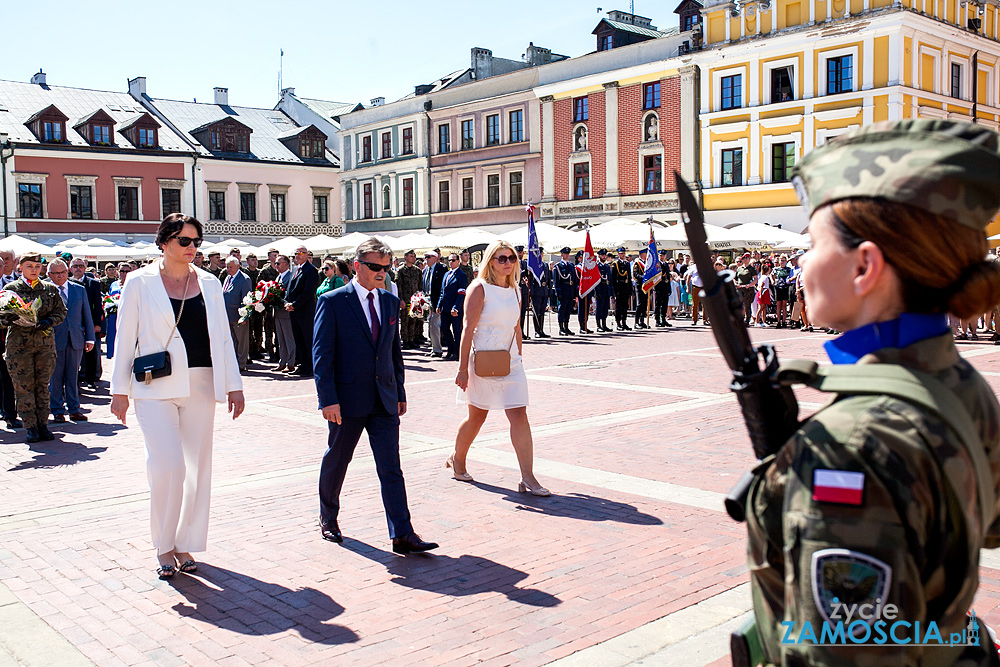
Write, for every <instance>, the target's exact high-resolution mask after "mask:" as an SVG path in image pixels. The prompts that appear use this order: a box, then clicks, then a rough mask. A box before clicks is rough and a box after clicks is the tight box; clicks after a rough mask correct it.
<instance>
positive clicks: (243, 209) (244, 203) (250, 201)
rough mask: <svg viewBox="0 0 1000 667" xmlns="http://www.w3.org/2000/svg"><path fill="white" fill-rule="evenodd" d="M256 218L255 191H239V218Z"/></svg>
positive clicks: (244, 219)
mask: <svg viewBox="0 0 1000 667" xmlns="http://www.w3.org/2000/svg"><path fill="white" fill-rule="evenodd" d="M256 219H257V193H256V192H241V193H240V220H241V221H244V222H246V221H253V220H256Z"/></svg>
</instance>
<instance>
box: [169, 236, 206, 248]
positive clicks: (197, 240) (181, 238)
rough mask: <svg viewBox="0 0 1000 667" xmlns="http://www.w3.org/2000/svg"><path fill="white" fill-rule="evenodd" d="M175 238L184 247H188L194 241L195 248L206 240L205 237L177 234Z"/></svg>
mask: <svg viewBox="0 0 1000 667" xmlns="http://www.w3.org/2000/svg"><path fill="white" fill-rule="evenodd" d="M173 238H175V239H177V243H179V244H180V246H181V247H182V248H186V247H188V246H189V245H191V244H192V243H193V244H194V247H195V248H200V247H201V244H202V243H204V242H205V239H202V238H191V237H190V236H175V237H173Z"/></svg>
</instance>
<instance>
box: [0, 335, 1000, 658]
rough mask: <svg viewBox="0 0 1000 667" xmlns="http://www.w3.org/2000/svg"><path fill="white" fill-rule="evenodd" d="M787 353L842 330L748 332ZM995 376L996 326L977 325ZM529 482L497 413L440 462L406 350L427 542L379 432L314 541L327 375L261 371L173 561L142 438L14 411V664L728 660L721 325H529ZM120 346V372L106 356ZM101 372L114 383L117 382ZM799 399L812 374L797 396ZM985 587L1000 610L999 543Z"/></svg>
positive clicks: (2, 577)
mask: <svg viewBox="0 0 1000 667" xmlns="http://www.w3.org/2000/svg"><path fill="white" fill-rule="evenodd" d="M752 334H753V337H754V339H755V340H757V341H758V342H759V341H773V342H776V343H777V345H778V346H779V350H780V353H781V356H782V358H784V359H791V358H796V357H809V358H820V357H821V355H822V352H821V344H822V342H824V341H825V340H826V339H827V338H828V337H827V336H825V335H823V334H818V333H817V334H808V333H799V332H797V331H790V330H786V329H777V330H776V329H767V330H761V329H755V330H753V332H752ZM960 345H961V348H960V349H961V351H962V353H963V354H965V355H966V356H968V357H974V359H973V362H974V363H975V364H976V366H977V367H978V368H979V369H980V370H982V371H985V372H986V374H987V379H988V380H989V381H990V382H991V383H993V384H994V385H995V386H998V387H1000V347H994V346H992V345H991V344H989V343H987V342H981V343H962V344H960ZM524 358H525V365H526V369H527V371H528V378H529V391H530V395H531V407H530V408H529V417H530V419H531V422H532V430H533V434H534V442H535V466H536V474H537V476H538V478H539V480H540V481H541V482H542V483H543V484H544V485H545V486H547V487H548V488H549V489H551V490H552V491H553V493H554V495H553V496H552V497H551V498H534V497H531V496H525V495H521V494H518V493H517V492H516V488H517V482H518V479H519V477H518V473H517V467H516V463H515V458H514V453H513V450H512V449H511V447H510V444H509V436H508V433H507V425H506V419H505V418H504V417H503V415H502V414H499V413H497V414H492V415H491V416H490V418H489V420H488V421H487V423H486V425H485V427H484V428H483V431H482V433H481V434H480V436H479V438H478V439H477V441H476V442H475V444H474V445H473V448H472V452H471V454H470V458H469V471H470V472H471V473H472V474H473V475H474V477H475V478H476V482H475V483H472V484H465V483H461V482H457V481H455V480H453V479H451V477H450V475H449V474H448V472H447V471H446V470H445V468H444V460H445V458H446V456H447V454H448V452H449V451H450V450H451V447H452V439H453V437H454V433H455V430H456V428H457V426H458V423H459V421H460V420H461V418H462V415H463V407H462V406H460V405H457V404H456V402H455V391H456V388H455V386H454V384H453V380H454V374H455V369H456V364H454V363H451V362H442V361H438V360H430V359H428V358H427V357H424V356H420V355H417V354H415V353H406V360H407V393H408V397H409V413H408V414H407V415H406V416H404V417H403V420H402V430H403V435H402V443H401V444H402V456H403V470H404V473H405V475H406V478H407V491H408V495H409V504H410V508H411V511H412V514H413V520H414V525H415V527H416V529H417V531H418V532H419V533H420V534H421V535H422V536H423V537H424V538H426V539H431V540H434V541H437V542H440V543H441V548H440V549H439V550H438V551H436V552H434V553H433V555H427V556H410V557H405V558H403V557H399V556H396V555H394V554H392V553H391V550H390V548H389V541H388V538H387V529H386V522H385V517H384V514H383V510H382V504H381V499H380V495H379V488H378V481H377V478H376V476H375V470H374V465H373V461H372V458H371V454H370V451H369V450H368V449H367V446H366V443H365V442H362V444H361V445H360V446H359V448H358V451H357V454H356V457H355V461H354V463H353V464H352V466H351V469H350V472H349V473H348V477H347V482H346V484H345V488H344V491H343V494H342V510H341V517H340V518H341V521H340V525H341V528H342V529H343V531H344V534H345V541H344V544H343V545H335V544H331V543H328V542H324V541H323V540H322V539H320V536H319V530H318V527H317V525H316V518H317V513H318V502H317V498H316V484H317V475H318V471H319V461H320V456H321V455H322V452H323V450H324V448H325V442H326V427H325V424H324V422H323V420H322V418H321V417H320V415H319V412H318V411H317V410H316V399H315V392H314V386H313V383H312V381H311V380H300V379H291V378H287V377H274V375H273V374H272V373H270V372H269V371H267V370H266V369H264V367H263V366H260V365H257V366H255V367H254V369H253V370H252V371H251V374H250V376H248V377H247V378H246V396H247V399H248V408H247V412H246V414H245V416H243V417H242V418H240V419H239V420H238V421H236V422H233V421H231V420H229V419H227V418H226V414H225V412H224V409H222V408H220V410H219V411H218V414H217V429H216V440H215V462H214V484H213V496H214V497H213V502H212V520H211V527H210V533H209V551H208V552H206V553H204V554H197V555H196V556H197V557H198V558H199V560H200V561H201V562H202V565H201V568H200V570H199V572H198V573H197V574H196V575H184V574H178V575H177V576H176V577H175V578H174V579H173V580H171V581H169V582H163V581H159V580H158V579H157V577H156V574H155V572H154V568H155V558H154V556H153V553H152V549H151V546H150V543H149V520H148V502H149V501H148V494H147V487H146V476H145V462H144V450H143V444H142V436H141V433H140V431H139V429H138V426H137V424H136V423H135V420H134V414H131V413H130V415H129V418H130V419H129V422H128V427H127V428H124V427H122V426H121V425H120V424H117V423H112V419H111V417H110V414H109V412H108V402H109V398H108V395H107V390H106V388H105V389H102V390H101V391H100V392H97V393H96V394H95V393H91V394H87V395H86V402H85V406H86V407H90V408H92V412H91V421H90V422H89V423H87V424H65V425H63V424H60V425H54V427H53V430H54V432H56V433H57V435H58V440H57V441H56V442H51V443H40V444H38V445H33V446H31V447H29V446H27V445H24V444H22V443H21V442H20V440H21V437H22V435H21V434H11V433H9V432H0V433H2V435H0V465H2V466H3V470H4V472H3V476H2V482H0V488H2V491H3V499H4V505H3V510H2V516H0V538H2V539H0V627H3V628H4V630H3V632H2V633H0V667H4V666H5V665H16V664H27V665H55V664H58V665H61V666H67V665H69V666H72V665H86V664H96V665H100V666H101V667H105V666H115V665H226V666H228V665H247V664H251V665H257V664H265V665H307V664H323V665H339V664H344V665H348V664H349V665H358V664H364V663H365V662H367V663H369V664H380V665H381V664H386V665H395V664H398V665H414V664H417V665H472V664H486V665H510V664H516V665H543V664H551V663H555V664H561V665H627V664H641V665H680V664H683V665H691V666H700V665H713V666H718V665H728V664H729V661H728V657H727V650H728V632H729V631H730V630H731V629H732V628H733V627H735V626H736V625H738V623H739V622H740V621H741V620H742V619H743V618H744V617H745V615H746V614H747V611H748V610H749V608H750V605H749V596H748V591H747V585H746V580H747V577H746V567H745V564H744V558H745V557H744V552H745V532H744V528H743V526H742V525H739V524H736V523H734V522H733V521H731V520H730V519H729V518H728V517H727V516H726V515H725V513H724V512H723V510H722V502H721V496H722V494H724V493H725V492H726V491H727V490H728V489H729V487H730V486H731V485H732V484H733V483H734V482H735V480H736V479H737V478H738V476H739V475H740V474H742V472H743V471H744V470H745V469H746V468H747V467H748V466H749V465H750V464H751V463H752V455H751V452H750V447H749V444H748V442H747V438H746V433H745V430H744V428H743V424H742V421H741V419H740V417H739V414H738V411H737V408H736V403H735V400H734V399H733V398H732V396H731V395H730V394H729V392H728V390H727V388H726V386H727V382H728V372H727V370H726V368H725V365H724V363H723V362H722V359H721V357H720V356H719V355H718V353H717V352H716V348H715V341H714V339H713V338H712V336H711V333H710V332H709V330H708V329H706V328H704V327H702V326H697V327H692V326H691V325H690V323H689V322H688V321H679V322H676V323H675V326H674V327H673V328H672V329H666V330H655V329H654V330H650V331H645V332H634V333H631V334H614V335H611V334H603V335H591V336H575V337H574V338H572V339H552V340H551V341H545V342H539V341H531V342H528V343H527V344H526V346H525V355H524ZM107 370H108V369H107V368H106V369H105V371H106V372H107ZM104 386H105V387H106V383H104ZM799 398H800V401H802V402H803V409H804V411H807V412H808V411H811V410H813V409H815V407H816V406H817V405H818V401H820V400H822V399H821V397H820V396H819V395H818V394H816V393H815V392H809V393H805V392H804V393H800V395H799ZM983 563H984V566H983V569H982V581H981V588H980V593H979V596H978V598H977V601H976V604H975V608H976V611H977V613H978V614H979V615H980V616H984V617H985V619H986V621H987V622H988V623H990V624H991V625H994V626H998V625H1000V609H998V607H1000V556H998V555H994V554H992V553H984V558H983Z"/></svg>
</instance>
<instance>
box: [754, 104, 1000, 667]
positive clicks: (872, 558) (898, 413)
mask: <svg viewBox="0 0 1000 667" xmlns="http://www.w3.org/2000/svg"><path fill="white" fill-rule="evenodd" d="M793 182H794V183H795V185H796V190H797V192H798V193H799V197H800V199H802V201H803V204H804V205H805V206H806V209H807V211H808V212H809V214H810V227H809V230H810V234H811V235H812V240H813V249H812V250H810V251H809V252H808V253H807V254H806V255H805V256H804V257H803V259H802V264H803V271H804V275H803V278H804V281H805V285H806V289H807V292H808V294H809V305H810V317H811V318H812V317H814V318H815V319H816V321H817V322H819V323H821V325H822V326H829V327H833V328H836V329H838V330H843V331H846V332H847V333H845V334H844V335H842V336H841V337H839V338H837V339H835V340H833V341H831V342H829V343H827V351H828V354H829V356H830V358H831V361H832V362H833V363H834V366H833V367H831V368H832V369H843V372H844V373H846V374H848V375H854V376H857V375H858V374H860V373H862V372H864V371H866V370H868V371H874V372H875V373H876V376H877V377H876V381H878V382H881V384H878V385H876V386H873V387H870V388H869V389H870V392H871V393H868V394H863V393H860V392H852V391H850V390H844V389H841V390H839V391H840V393H836V394H834V395H833V400H832V402H831V403H829V404H827V406H826V407H824V408H822V409H821V410H820V411H819V412H818V413H816V414H815V415H813V416H812V417H811V418H809V419H808V420H806V421H805V422H803V423H802V424H800V426H799V428H798V429H797V430H796V432H795V433H794V435H793V436H792V437H791V439H790V440H788V442H787V443H785V445H784V446H783V447H781V448H780V450H778V452H777V453H776V454H774V455H772V456H769V457H768V458H766V459H764V460H763V461H762V462H761V463H760V464H759V465H758V466H757V468H756V469H755V471H754V472H755V479H754V482H753V484H752V485H751V487H750V494H749V498H748V501H747V506H746V514H747V524H748V531H749V548H748V561H749V568H750V579H751V589H752V597H753V605H754V615H755V619H756V624H757V633H758V635H759V637H760V639H761V644H762V648H763V653H764V658H763V660H764V664H767V665H772V664H773V665H782V666H792V665H824V666H827V667H830V666H834V665H852V666H854V665H858V666H861V667H868V666H871V667H875V666H882V665H906V666H910V665H913V666H915V665H934V666H938V665H941V666H943V665H962V666H963V667H964V666H968V667H971V666H973V665H975V666H981V665H993V666H996V665H1000V659H998V656H997V649H996V648H995V647H994V646H993V645H992V642H991V641H990V638H989V635H988V634H987V633H986V632H985V629H984V628H983V626H982V624H981V623H980V624H979V630H980V632H979V636H980V642H981V645H962V646H941V645H934V646H919V645H914V644H920V643H924V642H925V639H926V635H925V634H924V633H925V631H926V629H927V628H928V627H929V626H930V625H932V622H933V623H936V624H937V627H938V629H939V631H940V633H941V635H942V636H943V638H944V639H945V640H948V639H949V636H950V634H951V633H961V632H962V631H963V630H965V629H966V628H967V627H968V626H969V620H968V618H967V613H968V612H969V611H970V607H971V604H972V600H973V596H974V594H975V592H976V588H977V586H978V573H979V550H980V549H981V548H995V547H998V546H1000V522H996V521H995V519H996V517H997V514H998V507H997V502H996V498H997V497H998V496H997V493H998V480H1000V407H998V404H997V399H996V397H995V396H994V393H993V391H992V390H991V388H990V386H989V385H988V384H987V383H986V381H985V380H984V379H983V378H982V377H981V376H980V375H979V373H978V372H977V371H976V370H975V369H974V368H973V367H972V366H971V365H970V364H969V363H968V362H967V361H965V360H964V359H962V358H961V357H960V356H959V355H958V353H957V351H956V348H955V345H954V342H953V340H952V336H951V332H950V330H949V327H948V323H947V315H946V313H948V312H951V313H953V314H955V315H959V316H962V317H965V316H968V315H970V314H972V313H975V312H983V310H984V308H985V307H986V306H988V305H989V304H991V303H995V302H996V301H997V300H1000V268H998V267H997V266H996V265H995V263H993V262H986V261H983V258H984V257H985V256H986V248H987V244H986V239H985V234H984V233H983V230H984V229H985V227H986V225H987V224H988V223H989V222H990V220H991V219H992V218H993V216H994V215H995V214H996V212H997V209H998V208H1000V137H998V135H997V134H996V133H994V132H992V131H991V130H989V129H986V128H984V127H983V126H981V125H971V124H967V123H958V122H953V121H926V120H906V121H895V122H886V123H876V124H874V125H870V126H867V127H864V128H862V129H860V130H858V131H855V132H852V133H850V134H847V135H844V136H843V137H840V138H838V139H835V140H831V141H830V142H828V143H827V144H825V145H824V146H822V147H820V148H817V149H816V150H814V151H813V152H812V153H810V154H809V155H807V156H806V157H805V158H804V159H803V160H802V161H801V162H800V163H799V164H798V165H797V166H796V167H795V170H794V172H793ZM944 239H947V249H946V250H944V251H943V252H941V253H938V254H935V255H934V256H933V257H929V256H928V255H926V254H923V253H924V252H925V251H927V252H931V253H932V254H933V253H934V250H933V248H934V247H935V245H937V246H939V247H940V246H942V245H945V241H944ZM914 257H920V258H921V260H922V261H926V263H927V265H928V267H919V266H918V267H914V266H912V265H913V264H914V262H913V258H914ZM938 257H944V259H942V260H941V261H940V262H939V261H937V258H938ZM991 265H993V266H991ZM935 279H936V280H937V282H933V281H934V280H935ZM840 364H848V365H847V366H839V365H840ZM851 364H854V365H853V366H850V365H851ZM872 364H894V365H898V366H896V367H889V366H886V367H885V370H880V369H872V368H871V367H870V366H869V365H872ZM900 366H901V367H903V369H905V372H910V373H912V372H913V371H919V372H922V373H924V374H926V376H930V378H933V379H936V380H937V381H938V382H939V383H940V384H936V385H935V384H932V383H933V380H930V383H929V384H924V385H921V386H924V387H928V388H931V387H936V388H937V390H938V394H937V395H943V394H947V395H948V396H950V399H949V400H951V401H952V403H953V404H952V406H951V407H952V408H955V409H953V410H951V411H941V410H939V411H932V410H930V409H928V408H927V407H924V406H921V405H919V404H918V403H916V402H914V401H912V400H910V399H904V398H902V397H901V396H900V394H898V393H897V394H894V393H892V390H890V389H888V388H887V387H888V385H887V384H886V383H885V382H884V380H883V378H884V377H887V376H888V375H889V372H890V371H894V370H900V369H899V367H900ZM926 376H922V377H925V378H926ZM855 381H856V380H855ZM923 382H925V383H926V382H928V381H927V380H926V379H925V380H923ZM931 395H932V396H934V395H935V394H934V392H931ZM955 399H957V402H956V401H955ZM939 405H940V403H939ZM956 406H957V408H956ZM963 408H964V409H963ZM959 413H964V414H959ZM956 424H957V426H956ZM842 604H843V605H863V604H872V605H881V606H882V607H885V605H890V604H891V605H894V606H895V608H896V615H895V619H894V620H888V621H884V624H885V625H889V624H890V623H893V622H895V621H905V622H908V623H909V624H910V627H911V629H910V630H908V631H906V630H905V628H904V630H901V631H900V632H898V633H897V635H898V638H899V639H902V640H906V639H907V638H910V642H909V643H908V644H905V645H904V644H901V643H900V642H899V641H895V638H890V640H889V641H887V642H885V644H884V645H881V646H876V645H874V644H875V638H877V637H878V635H877V634H875V632H874V631H873V632H872V635H871V636H872V639H871V640H869V645H854V644H853V643H851V642H850V641H848V642H846V645H844V644H843V643H842V644H841V645H831V644H830V643H829V642H828V643H827V644H825V645H824V644H822V643H821V642H819V641H817V640H816V639H811V638H810V637H808V635H807V634H806V633H805V627H806V622H808V624H809V626H810V627H811V629H812V630H813V632H814V633H815V636H816V637H817V638H818V637H821V628H822V626H823V625H824V623H826V624H828V626H829V627H830V629H831V630H832V629H833V628H834V627H835V625H836V622H837V620H838V619H839V620H841V621H844V619H845V618H846V617H847V613H846V610H845V608H844V607H841V606H839V605H842ZM857 609H861V607H857V608H856V610H857ZM874 609H875V607H869V608H868V612H869V615H871V614H870V612H872V611H873V610H874ZM854 618H855V620H857V618H858V614H857V613H855V615H854ZM883 618H885V617H883ZM875 621H876V619H872V621H869V622H868V624H869V628H871V627H872V625H871V624H872V623H873V622H875ZM916 622H919V623H920V627H921V630H920V634H919V635H918V636H919V640H918V641H916V642H914V641H913V639H912V638H913V636H914V631H913V629H912V626H913V624H914V623H916ZM844 625H848V626H849V627H850V625H849V624H848V622H846V621H844ZM857 630H858V631H859V632H861V633H863V632H864V631H865V628H864V626H863V625H862V626H858V627H857ZM932 643H933V642H932Z"/></svg>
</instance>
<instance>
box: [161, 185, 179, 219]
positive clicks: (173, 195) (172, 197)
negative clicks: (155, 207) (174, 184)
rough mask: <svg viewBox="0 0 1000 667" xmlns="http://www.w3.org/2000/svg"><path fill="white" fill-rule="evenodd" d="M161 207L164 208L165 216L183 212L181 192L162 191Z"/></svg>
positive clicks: (167, 189) (175, 190) (173, 190)
mask: <svg viewBox="0 0 1000 667" xmlns="http://www.w3.org/2000/svg"><path fill="white" fill-rule="evenodd" d="M160 205H161V208H163V216H164V217H166V216H168V215H170V214H171V213H180V212H181V191H180V190H178V189H177V188H163V189H162V190H160Z"/></svg>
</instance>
